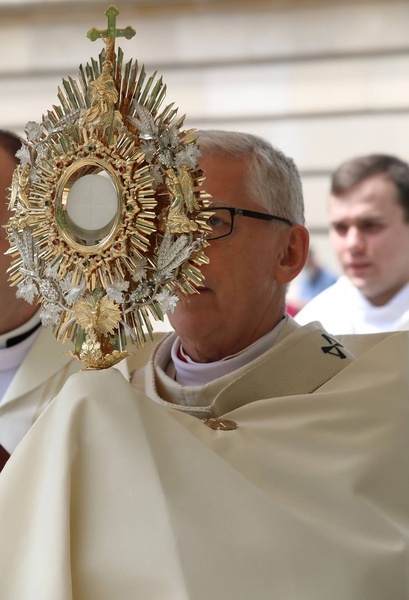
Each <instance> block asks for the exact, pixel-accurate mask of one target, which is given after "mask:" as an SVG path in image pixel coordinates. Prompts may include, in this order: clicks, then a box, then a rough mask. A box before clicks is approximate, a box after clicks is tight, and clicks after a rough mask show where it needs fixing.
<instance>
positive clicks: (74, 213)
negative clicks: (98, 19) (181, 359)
mask: <svg viewBox="0 0 409 600" xmlns="http://www.w3.org/2000/svg"><path fill="white" fill-rule="evenodd" d="M118 14H119V12H118V10H117V9H116V8H115V6H110V7H109V8H108V10H107V11H106V15H107V18H108V26H107V29H105V30H104V31H99V30H97V29H92V30H90V31H89V32H88V34H87V35H88V37H89V38H90V39H91V40H92V41H95V40H97V39H102V40H103V41H104V43H105V48H104V50H103V51H102V52H101V54H100V55H99V58H98V60H94V59H92V60H91V62H90V63H88V64H86V65H85V67H83V66H80V69H79V71H80V72H79V77H78V81H76V80H74V79H72V78H71V77H68V78H67V79H64V80H63V82H62V88H59V89H58V100H59V102H60V104H59V105H55V106H53V107H52V110H49V111H48V112H47V114H45V115H43V117H42V120H41V122H40V123H34V122H29V123H28V124H27V126H26V129H25V133H26V139H25V140H22V142H23V145H22V149H21V150H20V151H19V152H18V158H19V159H20V164H19V165H18V166H17V168H16V170H15V172H14V176H13V182H12V187H11V188H10V196H9V198H10V209H11V210H12V211H13V215H12V217H11V218H10V220H9V222H8V224H7V226H6V230H7V233H8V237H9V240H10V249H9V251H8V253H9V254H11V255H12V257H13V263H12V265H11V267H10V282H11V284H12V285H15V286H17V295H18V296H19V297H21V298H24V299H25V300H27V301H28V302H31V303H32V302H34V301H37V302H39V303H41V309H40V317H41V320H42V323H43V325H50V326H52V327H53V329H54V333H55V335H56V337H57V339H58V340H60V341H62V342H64V341H66V340H67V339H71V340H72V341H73V343H74V350H73V354H74V355H75V356H76V357H77V358H78V359H79V360H80V361H81V362H82V363H83V365H84V366H85V368H91V369H101V368H106V367H109V366H111V365H113V364H115V363H117V362H118V361H119V360H121V359H122V358H124V357H125V356H126V355H127V354H128V353H127V351H126V349H125V348H126V344H127V342H128V341H129V340H131V341H132V342H133V343H135V344H136V345H142V344H143V343H144V342H145V341H146V339H147V335H148V336H150V335H151V334H152V324H151V319H163V316H164V314H165V313H166V312H168V311H172V310H173V308H174V306H175V304H176V302H177V301H178V299H179V296H180V295H185V294H190V293H194V292H195V291H197V286H199V285H200V283H201V281H202V275H201V272H200V266H201V264H203V263H205V262H207V258H206V256H205V254H204V253H203V247H204V246H205V245H206V233H207V231H208V229H209V227H208V225H207V219H208V217H209V214H210V213H207V212H206V208H207V206H208V200H207V198H208V196H207V195H206V193H205V192H204V190H203V189H202V187H201V186H202V182H203V177H202V175H203V174H202V172H201V171H200V170H199V169H198V168H197V159H198V157H199V156H200V152H199V149H198V147H197V144H196V138H195V136H194V130H183V129H182V127H183V122H184V117H181V118H178V117H177V109H176V108H174V106H173V104H169V105H166V106H165V107H164V108H163V109H162V108H161V107H162V104H163V101H164V99H165V95H166V86H165V85H164V83H163V81H162V78H161V77H157V74H156V72H155V73H154V74H153V75H152V76H150V77H147V75H146V72H145V68H144V67H143V66H139V65H138V62H137V61H134V60H130V61H129V62H126V63H125V62H124V56H123V52H122V50H121V49H120V48H118V50H116V49H115V39H116V38H118V37H125V38H128V39H129V38H131V37H133V35H134V34H135V31H134V29H133V28H131V27H127V28H125V29H117V28H116V17H117V15H118Z"/></svg>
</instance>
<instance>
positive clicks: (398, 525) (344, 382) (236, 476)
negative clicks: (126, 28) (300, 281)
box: [0, 132, 409, 600]
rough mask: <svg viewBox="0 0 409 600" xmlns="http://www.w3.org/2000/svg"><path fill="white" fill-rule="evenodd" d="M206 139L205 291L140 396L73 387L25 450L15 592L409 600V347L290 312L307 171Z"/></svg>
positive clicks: (11, 591)
mask: <svg viewBox="0 0 409 600" xmlns="http://www.w3.org/2000/svg"><path fill="white" fill-rule="evenodd" d="M199 145H200V148H201V152H202V158H201V161H200V165H201V167H202V168H203V169H204V171H205V176H206V180H205V185H206V190H207V191H208V192H209V193H210V194H211V196H212V201H211V202H212V205H211V211H212V217H211V218H210V220H209V233H208V246H207V247H206V249H205V252H206V255H207V257H208V259H209V263H208V264H204V266H203V267H202V272H203V275H204V280H203V283H202V285H201V287H200V288H199V290H198V293H194V294H188V295H187V296H185V295H182V296H181V298H180V299H179V301H178V302H177V304H176V307H175V310H174V312H173V314H171V315H170V320H171V323H172V325H173V327H174V329H175V332H174V333H172V334H169V335H167V336H165V337H164V338H163V339H161V340H160V341H159V344H158V345H156V346H155V347H154V349H153V350H152V352H151V354H150V356H149V358H148V359H147V361H146V350H147V348H145V351H144V353H141V354H135V356H134V359H133V362H134V364H133V367H132V368H133V369H134V373H133V377H132V383H133V387H132V386H131V385H130V384H129V383H128V382H127V381H126V380H125V379H124V378H123V376H122V375H121V374H120V373H119V372H118V371H116V370H102V371H88V372H87V371H86V372H81V373H78V374H75V375H73V376H72V377H71V378H70V379H69V380H68V381H67V382H66V384H65V386H64V387H63V389H62V391H61V392H60V393H59V395H58V396H57V397H56V398H55V399H54V401H53V402H52V403H51V404H50V406H49V407H48V408H47V410H46V411H45V412H44V413H43V415H42V416H41V417H40V419H38V421H37V423H36V424H35V425H34V426H33V427H32V429H31V430H30V431H29V433H28V434H27V435H26V437H25V438H24V439H23V441H22V442H21V444H20V445H19V447H18V448H17V450H16V452H15V453H14V455H13V456H12V458H11V459H10V461H9V463H8V464H7V465H6V467H5V469H4V471H3V473H2V476H1V478H0V531H1V532H2V535H1V537H0V564H1V565H2V576H1V578H0V596H1V598H2V599H3V600H16V599H17V598H18V599H19V600H37V599H38V600H40V599H41V600H55V599H56V598H58V599H59V600H74V599H75V600H108V599H109V600H111V599H112V598H115V599H116V600H129V599H130V598H143V599H144V600H208V599H209V598H212V599H213V600H226V599H227V598H234V599H238V600H248V599H249V598H252V599H256V600H266V599H267V598H268V599H272V600H283V599H286V600H327V599H328V598H331V599H333V600H386V599H389V598H394V599H395V598H396V599H399V600H405V599H408V598H409V582H408V575H407V574H408V569H409V560H408V556H409V552H408V550H409V535H408V531H409V480H408V477H407V473H408V461H409V458H408V457H409V435H408V427H409V411H408V404H407V397H408V378H407V364H408V350H409V347H408V341H409V338H408V334H407V333H406V332H400V333H394V334H391V335H387V334H380V335H375V336H356V337H353V336H351V338H346V339H345V340H339V339H335V338H334V337H333V336H332V335H331V334H330V333H328V332H326V331H325V330H323V329H322V327H321V326H320V324H319V323H312V324H309V325H307V326H304V327H301V326H299V325H297V324H296V323H295V322H294V321H293V320H292V319H291V318H289V317H288V316H286V314H285V293H286V288H287V285H288V284H289V283H290V281H292V280H293V279H294V277H296V275H297V274H298V273H299V272H300V270H301V269H302V267H303V264H304V262H305V259H306V255H307V250H308V233H307V230H306V229H305V227H304V217H303V201H302V192H301V183H300V178H299V174H298V171H297V169H296V167H295V165H294V163H293V161H292V160H290V159H289V158H287V157H286V156H285V155H284V154H283V153H282V152H280V151H279V150H277V149H275V148H273V147H272V146H271V145H270V144H269V143H268V142H266V141H265V140H262V139H260V138H258V137H256V136H251V135H245V134H239V133H233V132H199ZM142 354H143V355H142ZM145 362H146V365H144V363H145Z"/></svg>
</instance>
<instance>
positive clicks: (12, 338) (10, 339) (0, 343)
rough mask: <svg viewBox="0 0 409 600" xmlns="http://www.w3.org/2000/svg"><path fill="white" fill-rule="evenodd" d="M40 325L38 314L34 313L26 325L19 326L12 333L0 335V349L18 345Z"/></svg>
mask: <svg viewBox="0 0 409 600" xmlns="http://www.w3.org/2000/svg"><path fill="white" fill-rule="evenodd" d="M40 325H41V321H40V319H39V316H38V313H36V314H35V315H33V316H32V317H31V319H29V320H28V321H27V322H26V323H23V325H20V327H16V329H13V331H8V332H7V333H3V334H2V335H0V348H11V347H12V346H16V345H17V344H20V343H21V342H23V341H24V340H25V339H27V338H28V337H30V335H32V334H33V333H34V332H35V331H36V330H37V329H38V328H39V327H40Z"/></svg>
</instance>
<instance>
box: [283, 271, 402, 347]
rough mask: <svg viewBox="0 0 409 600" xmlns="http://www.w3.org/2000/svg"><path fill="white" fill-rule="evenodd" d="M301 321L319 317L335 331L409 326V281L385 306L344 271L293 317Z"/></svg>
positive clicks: (328, 328) (373, 331)
mask: <svg viewBox="0 0 409 600" xmlns="http://www.w3.org/2000/svg"><path fill="white" fill-rule="evenodd" d="M294 318H295V320H296V321H297V322H298V323H300V325H305V324H307V323H310V322H311V321H320V323H322V325H323V326H324V327H325V329H326V330H327V331H331V332H332V333H333V334H334V335H341V334H349V333H376V332H379V331H401V330H406V329H409V283H408V284H407V285H406V286H405V287H403V288H402V289H401V290H400V291H399V292H398V293H397V294H396V295H395V296H394V297H393V298H392V299H391V300H390V301H389V302H388V303H387V304H385V305H384V306H374V305H373V304H371V303H370V302H368V300H367V299H366V298H365V297H364V296H363V295H362V294H361V292H360V291H359V290H358V289H357V288H356V287H355V286H353V285H352V284H351V283H350V281H349V279H348V278H347V277H345V276H344V275H343V276H342V277H340V278H339V279H338V281H337V282H336V283H334V285H332V286H330V287H329V288H327V289H326V290H324V291H323V292H321V293H320V294H318V296H316V297H315V298H313V299H312V300H311V301H310V302H308V304H306V305H305V306H304V307H303V308H302V309H301V310H300V311H299V312H298V313H297V314H296V316H295V317H294Z"/></svg>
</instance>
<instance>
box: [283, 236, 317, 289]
mask: <svg viewBox="0 0 409 600" xmlns="http://www.w3.org/2000/svg"><path fill="white" fill-rule="evenodd" d="M282 233H283V237H282V242H283V246H282V254H281V257H280V260H279V263H278V265H277V270H276V280H277V281H278V283H281V284H283V285H285V284H287V283H290V281H292V280H293V279H295V277H297V275H298V274H299V273H300V271H301V270H302V268H303V267H304V265H305V262H306V260H307V256H308V246H309V242H310V236H309V233H308V231H307V229H306V228H305V227H304V226H303V225H293V226H292V227H288V228H287V229H285V230H283V232H282Z"/></svg>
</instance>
